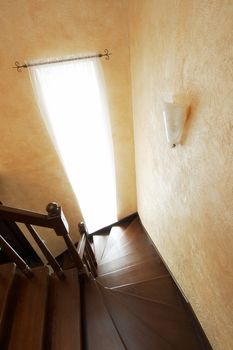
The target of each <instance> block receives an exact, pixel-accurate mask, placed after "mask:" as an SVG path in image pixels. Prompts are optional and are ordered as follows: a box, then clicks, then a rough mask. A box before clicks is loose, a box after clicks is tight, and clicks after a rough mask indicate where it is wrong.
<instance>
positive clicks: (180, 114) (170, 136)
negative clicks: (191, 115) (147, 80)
mask: <svg viewBox="0 0 233 350" xmlns="http://www.w3.org/2000/svg"><path fill="white" fill-rule="evenodd" d="M187 111H188V106H187V105H183V104H179V103H174V102H164V107H163V119H164V125H165V131H166V135H167V142H168V144H169V145H170V146H171V147H176V145H178V144H180V142H181V137H182V133H183V129H184V124H185V120H186V116H187Z"/></svg>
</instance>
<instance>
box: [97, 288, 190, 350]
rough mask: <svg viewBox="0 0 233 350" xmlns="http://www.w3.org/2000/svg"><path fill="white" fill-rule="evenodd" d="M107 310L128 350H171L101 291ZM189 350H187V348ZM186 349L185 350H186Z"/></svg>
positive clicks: (144, 324)
mask: <svg viewBox="0 0 233 350" xmlns="http://www.w3.org/2000/svg"><path fill="white" fill-rule="evenodd" d="M101 291H102V294H103V296H104V299H105V302H106V304H107V306H108V310H109V312H110V314H111V316H112V318H113V320H114V323H115V325H116V327H117V329H118V332H119V333H120V336H121V338H122V340H123V342H124V344H125V347H126V349H128V350H142V349H143V350H154V349H156V350H172V349H173V347H172V346H171V345H170V344H169V343H167V342H166V340H165V339H163V338H161V337H160V336H158V335H157V334H155V333H154V331H153V330H152V329H151V328H150V327H148V324H147V323H144V322H142V321H141V320H140V319H139V318H138V317H137V316H135V315H134V313H132V312H131V310H129V309H128V307H127V305H125V303H121V302H120V300H119V298H117V297H116V295H115V294H114V293H112V292H110V291H107V290H105V289H104V288H102V289H101ZM187 349H189V348H187ZM187 349H186V350H187Z"/></svg>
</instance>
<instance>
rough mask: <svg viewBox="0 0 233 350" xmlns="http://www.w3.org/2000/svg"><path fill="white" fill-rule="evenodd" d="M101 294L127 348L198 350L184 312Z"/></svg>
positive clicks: (122, 296)
mask: <svg viewBox="0 0 233 350" xmlns="http://www.w3.org/2000/svg"><path fill="white" fill-rule="evenodd" d="M102 291H103V289H102ZM103 293H104V296H105V298H106V299H107V303H108V306H109V309H110V312H111V314H112V317H113V319H114V321H115V323H116V325H117V327H118V329H119V331H120V334H121V336H122V338H123V341H124V342H125V344H126V347H127V349H158V350H160V349H179V350H187V349H189V350H198V349H201V345H200V343H199V340H198V338H197V336H196V333H195V330H194V328H193V325H192V322H191V320H190V318H189V317H188V315H187V313H186V311H185V309H179V310H177V308H175V307H171V306H170V305H164V304H157V303H153V302H150V301H147V300H139V299H138V298H136V297H132V296H128V295H123V294H122V293H119V292H118V293H117V292H115V293H114V292H110V291H106V290H104V291H103ZM122 312H123V314H122ZM124 313H127V314H128V319H126V318H125V315H124ZM145 327H146V328H147V329H146V331H145ZM129 338H131V339H129ZM128 341H129V342H128Z"/></svg>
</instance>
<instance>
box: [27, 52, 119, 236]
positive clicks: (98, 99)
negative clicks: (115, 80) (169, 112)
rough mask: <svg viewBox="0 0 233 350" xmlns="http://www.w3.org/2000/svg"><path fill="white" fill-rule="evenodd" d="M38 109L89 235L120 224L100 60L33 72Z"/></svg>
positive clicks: (45, 68)
mask: <svg viewBox="0 0 233 350" xmlns="http://www.w3.org/2000/svg"><path fill="white" fill-rule="evenodd" d="M30 74H31V80H32V83H33V86H34V90H35V94H36V96H37V100H38V105H39V108H40V111H41V114H42V116H43V118H44V121H45V123H46V126H47V128H48V131H49V134H50V136H51V137H52V140H53V142H54V146H55V148H56V150H57V152H58V154H59V156H60V158H61V160H62V162H63V165H64V168H65V170H66V173H67V175H68V178H69V180H70V183H71V185H72V187H73V190H74V192H75V194H76V195H77V199H78V202H79V204H80V208H81V210H82V214H83V217H84V220H85V222H86V224H87V227H88V229H89V232H94V231H95V230H98V229H99V228H101V227H104V226H106V225H109V224H110V223H112V222H114V221H116V220H117V209H116V183H115V168H114V156H113V145H112V134H111V128H110V121H109V115H108V108H107V103H106V97H105V96H104V91H105V90H104V86H103V80H102V77H101V69H100V66H99V64H98V62H97V60H96V59H88V60H80V61H73V62H69V63H56V64H50V65H45V66H35V67H31V68H30Z"/></svg>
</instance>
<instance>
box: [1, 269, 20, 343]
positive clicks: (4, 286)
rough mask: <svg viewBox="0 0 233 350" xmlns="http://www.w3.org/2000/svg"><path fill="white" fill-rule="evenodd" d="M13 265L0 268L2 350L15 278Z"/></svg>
mask: <svg viewBox="0 0 233 350" xmlns="http://www.w3.org/2000/svg"><path fill="white" fill-rule="evenodd" d="M15 269H16V266H15V264H13V263H12V264H5V265H1V266H0V348H1V349H3V347H4V345H3V342H4V340H5V339H4V335H5V332H6V328H7V320H6V319H7V316H8V315H7V314H8V312H9V304H10V302H11V300H10V299H11V294H12V286H13V282H14V277H15Z"/></svg>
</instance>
